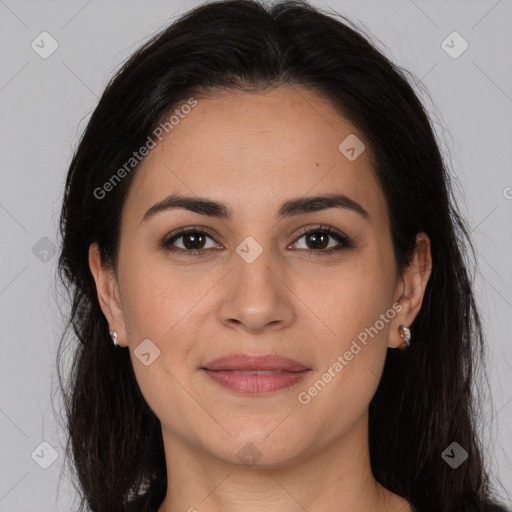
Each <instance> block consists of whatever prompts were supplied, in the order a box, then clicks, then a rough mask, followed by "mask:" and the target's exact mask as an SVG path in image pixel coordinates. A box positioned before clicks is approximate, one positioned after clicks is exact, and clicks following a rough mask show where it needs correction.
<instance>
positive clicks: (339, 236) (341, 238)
mask: <svg viewBox="0 0 512 512" xmlns="http://www.w3.org/2000/svg"><path fill="white" fill-rule="evenodd" d="M192 233H194V234H200V235H206V236H208V237H210V238H211V239H212V240H213V237H212V236H211V235H210V234H209V233H207V232H206V231H203V230H201V229H197V228H194V227H190V228H181V229H180V230H179V232H178V233H177V234H174V235H172V236H171V237H166V238H164V239H163V240H162V242H161V244H160V245H161V247H162V248H164V249H165V250H167V251H169V252H173V253H182V254H184V255H186V256H202V255H204V254H205V253H206V252H207V251H209V250H210V249H181V248H179V247H173V246H172V243H173V242H174V241H176V240H178V239H179V238H181V237H183V236H186V235H189V234H192ZM311 233H323V234H326V235H327V236H329V237H331V238H334V239H335V240H336V241H337V242H339V243H340V244H341V245H338V246H337V247H332V248H331V249H319V250H316V249H310V250H309V253H310V257H311V253H318V256H326V255H329V254H333V253H336V252H338V251H341V250H343V249H352V248H353V247H354V242H353V241H352V239H351V238H349V237H348V236H346V235H344V234H343V233H341V232H340V231H338V230H336V229H334V228H333V227H331V226H325V225H320V226H315V227H314V228H303V229H302V231H301V233H300V235H299V236H298V238H296V239H295V241H294V242H293V244H295V243H296V242H297V241H298V240H300V239H301V238H302V237H303V236H305V235H308V234H311ZM302 250H306V249H302Z"/></svg>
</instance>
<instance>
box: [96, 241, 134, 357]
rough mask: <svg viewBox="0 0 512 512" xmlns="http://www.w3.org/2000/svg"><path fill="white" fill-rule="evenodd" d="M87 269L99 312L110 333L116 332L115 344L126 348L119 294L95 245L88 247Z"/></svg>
mask: <svg viewBox="0 0 512 512" xmlns="http://www.w3.org/2000/svg"><path fill="white" fill-rule="evenodd" d="M89 267H90V269H91V273H92V275H93V277H94V281H95V282H96V291H97V293H98V300H99V303H100V307H101V310H102V311H103V314H104V315H105V318H106V319H107V322H108V324H109V330H110V331H116V332H117V335H118V338H117V343H118V345H120V346H123V347H124V346H127V341H126V329H125V323H124V315H123V308H122V305H121V294H120V293H119V286H118V284H117V278H116V275H115V272H114V270H113V269H112V268H110V267H108V266H106V265H104V264H103V262H102V260H101V255H100V250H99V247H98V244H97V243H92V244H91V245H90V246H89Z"/></svg>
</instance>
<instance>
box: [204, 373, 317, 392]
mask: <svg viewBox="0 0 512 512" xmlns="http://www.w3.org/2000/svg"><path fill="white" fill-rule="evenodd" d="M204 371H205V373H206V374H207V375H208V376H209V377H210V378H211V379H213V380H214V381H215V382H218V383H219V384H221V385H223V386H224V387H226V388H228V389H230V390H231V391H235V392H237V393H241V394H244V395H264V394H267V393H272V392H274V391H278V390H280V389H284V388H287V387H289V386H293V385H294V384H296V383H297V382H299V381H301V380H302V379H303V378H304V377H305V375H306V373H307V372H308V371H309V370H304V371H301V372H286V371H283V372H279V373H277V372H276V373H272V374H250V375H247V374H243V373H237V372H236V370H206V369H205V370H204Z"/></svg>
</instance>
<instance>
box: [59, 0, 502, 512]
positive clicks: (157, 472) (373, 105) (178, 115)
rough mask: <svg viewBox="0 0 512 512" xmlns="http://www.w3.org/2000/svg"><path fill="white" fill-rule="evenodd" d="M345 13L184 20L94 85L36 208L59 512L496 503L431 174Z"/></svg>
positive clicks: (209, 14) (476, 334)
mask: <svg viewBox="0 0 512 512" xmlns="http://www.w3.org/2000/svg"><path fill="white" fill-rule="evenodd" d="M340 18H341V17H340ZM345 21H346V22H347V23H343V22H342V21H341V19H336V18H334V17H330V16H328V15H326V14H323V13H321V12H320V11H318V10H316V9H314V8H313V7H311V6H309V5H308V4H306V3H300V2H294V1H287V2H282V3H279V4H276V5H274V6H271V7H265V6H263V5H261V4H259V3H256V2H253V1H249V0H243V1H240V0H234V1H231V0H227V1H224V2H216V3H209V4H206V5H204V6H201V7H198V8H196V9H194V10H193V11H191V12H190V13H188V14H186V15H185V16H183V17H182V18H181V19H180V20H178V21H177V22H175V23H174V24H172V25H171V26H169V27H168V28H167V29H165V30H164V31H162V32H161V33H160V34H158V35H157V36H155V37H154V38H153V39H152V40H151V41H149V42H148V43H147V44H145V45H144V47H143V48H141V49H140V50H138V51H137V52H136V53H135V54H134V55H133V56H132V57H131V58H130V59H129V60H128V62H127V63H126V64H125V65H124V66H123V68H122V69H121V70H120V72H119V73H118V74H117V75H116V77H115V78H114V79H113V81H112V82H111V83H110V84H109V85H108V87H107V89H106V91H105V92H104V94H103V96H102V98H101V100H100V102H99V104H98V106H97V108H96V109H95V111H94V113H93V115H92V117H91V119H90V121H89V124H88V126H87V128H86V130H85V133H84V135H83V138H82V140H81V142H80V145H79V147H78V150H77V151H76V154H75V156H74V158H73V161H72V163H71V166H70V169H69V174H68V177H67V182H66V190H65V198H64V203H63V208H62V216H61V234H62V252H61V255H60V260H59V268H60V273H61V277H62V280H63V282H64V283H65V284H66V285H67V286H68V287H69V289H70V292H71V298H72V305H73V306H72V311H71V317H70V325H72V326H73V329H74V332H75V334H76V336H77V337H78V340H79V342H80V343H79V344H78V346H77V348H76V353H75V358H74V366H73V369H72V372H71V373H70V377H69V383H67V385H65V386H63V391H64V393H66V396H67V415H68V425H67V428H68V430H69V443H68V451H69V455H70V457H72V459H73V467H74V468H75V469H76V472H77V477H78V482H79V487H80V491H81V494H82V497H83V499H82V503H81V506H82V508H83V505H84V504H87V506H88V507H89V508H90V509H91V510H93V511H95V512H96V511H97V512H103V511H105V512H106V511H108V512H112V511H122V510H137V511H141V510H145V511H158V512H177V511H181V510H183V511H186V510H188V511H190V512H191V511H196V510H197V511H208V512H214V511H215V512H217V511H242V510H243V511H244V512H253V511H261V510H280V511H283V512H287V511H292V510H293V511H295V510H307V511H309V512H317V511H328V510H329V511H330V510H332V511H334V510H336V511H351V512H354V511H363V510H364V511H370V510H371V511H373V512H380V511H382V512H384V511H393V512H399V511H401V512H407V511H417V512H427V511H428V512H432V511H464V512H470V511H475V512H476V511H484V510H486V511H490V510H502V509H500V508H496V507H495V506H494V505H492V502H493V500H492V489H491V487H490V483H489V478H488V474H487V472H486V470H485V469H484V463H483V454H482V451H481V447H480V444H479V440H478V437H477V432H476V427H475V417H476V415H477V414H478V410H475V403H476V402H475V397H474V396H473V394H472V385H473V382H474V374H475V369H476V367H477V364H478V362H479V358H480V356H481V354H482V351H483V337H482V331H481V325H480V319H479V315H478V311H477V309H476V306H475V300H474V295H473V291H472V287H471V282H470V275H469V269H468V267H467V262H466V256H467V254H466V243H468V247H469V248H471V244H470V242H469V239H468V235H467V230H466V227H465V223H464V221H463V219H461V217H460V215H459V214H458V212H457V208H456V205H455V202H454V200H453V197H452V193H451V188H450V177H449V174H448V170H447V167H446V165H445V163H444V161H443V159H442V156H441V154H440V151H439V148H438V145H437V142H436V139H435V136H434V133H433V131H432V129H431V124H430V121H429V118H428V116H427V114H426V112H425V110H424V108H423V106H422V105H421V103H420V101H419V99H418V98H417V96H416V95H415V93H414V91H413V89H412V87H411V86H410V85H409V83H408V81H407V80H406V78H405V76H404V73H403V72H402V71H401V70H400V69H398V68H397V67H396V66H394V65H393V64H392V63H391V62H390V61H389V60H387V59H386V58H385V57H384V56H383V55H382V54H381V53H379V52H378V51H377V50H376V49H375V48H374V47H373V46H372V45H371V44H370V43H369V42H368V41H367V39H365V38H364V37H363V36H362V35H360V34H359V33H358V32H357V31H356V30H354V29H352V28H350V27H349V25H348V23H349V22H348V21H347V20H345ZM68 389H69V391H68ZM493 507H494V508H493Z"/></svg>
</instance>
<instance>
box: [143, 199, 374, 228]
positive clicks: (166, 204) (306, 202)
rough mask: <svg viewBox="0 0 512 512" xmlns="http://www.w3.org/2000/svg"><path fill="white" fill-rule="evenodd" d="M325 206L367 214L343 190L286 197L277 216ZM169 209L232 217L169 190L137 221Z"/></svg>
mask: <svg viewBox="0 0 512 512" xmlns="http://www.w3.org/2000/svg"><path fill="white" fill-rule="evenodd" d="M329 208H341V209H345V210H350V211H353V212H355V213H357V214H359V215H361V216H362V217H363V218H364V219H366V220H368V221H369V217H370V215H369V214H368V212H367V211H366V210H365V209H364V208H363V207H362V206H361V205H360V204H359V203H358V202H356V201H354V200H353V199H350V197H348V196H346V195H344V194H328V195H321V196H313V197H298V198H294V199H290V200H288V201H286V202H285V203H283V204H282V205H281V208H280V209H279V211H278V214H277V217H278V218H279V219H284V218H288V217H292V216H294V215H301V214H304V213H312V212H318V211H320V210H327V209H329ZM172 209H183V210H189V211H191V212H194V213H199V214H201V215H207V216H209V217H218V218H220V219H226V220H230V219H232V218H233V212H232V210H231V209H230V208H229V207H228V206H226V205H225V204H222V203H219V202H217V201H213V200H211V199H208V198H206V197H197V196H195V197H190V196H183V195H178V194H173V195H170V196H168V197H166V198H165V199H163V200H162V201H159V202H158V203H156V204H154V205H153V206H152V207H151V208H149V210H147V212H146V213H145V214H144V217H143V218H142V221H141V224H144V223H146V222H148V221H149V219H151V218H152V217H154V216H156V215H157V214H159V213H161V212H164V211H167V210H172Z"/></svg>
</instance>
